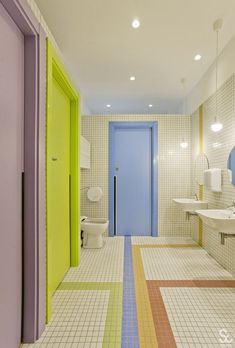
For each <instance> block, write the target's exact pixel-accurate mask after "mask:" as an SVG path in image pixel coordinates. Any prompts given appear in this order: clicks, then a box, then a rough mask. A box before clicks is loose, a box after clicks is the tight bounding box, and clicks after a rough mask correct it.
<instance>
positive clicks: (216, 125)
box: [211, 18, 223, 133]
mask: <svg viewBox="0 0 235 348" xmlns="http://www.w3.org/2000/svg"><path fill="white" fill-rule="evenodd" d="M222 25H223V20H222V19H221V18H220V19H217V21H215V22H214V25H213V29H214V31H215V32H216V61H215V85H216V90H215V118H214V123H212V124H211V130H212V131H213V132H216V133H217V132H220V131H221V130H222V128H223V124H222V123H221V122H220V121H219V120H218V57H219V31H220V29H221V28H222Z"/></svg>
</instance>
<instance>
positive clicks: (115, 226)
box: [113, 175, 117, 236]
mask: <svg viewBox="0 0 235 348" xmlns="http://www.w3.org/2000/svg"><path fill="white" fill-rule="evenodd" d="M113 184H114V205H113V206H114V235H115V236H116V235H117V175H114V177H113Z"/></svg>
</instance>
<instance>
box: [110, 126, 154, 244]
mask: <svg viewBox="0 0 235 348" xmlns="http://www.w3.org/2000/svg"><path fill="white" fill-rule="evenodd" d="M128 128H129V129H146V128H148V129H150V130H151V152H152V159H151V163H152V166H151V174H152V175H151V235H152V237H157V235H158V168H157V165H158V160H157V158H158V140H157V139H158V123H157V122H109V236H111V237H112V236H114V176H115V163H114V161H115V156H114V154H115V149H114V146H115V145H114V135H115V131H116V130H117V129H128Z"/></svg>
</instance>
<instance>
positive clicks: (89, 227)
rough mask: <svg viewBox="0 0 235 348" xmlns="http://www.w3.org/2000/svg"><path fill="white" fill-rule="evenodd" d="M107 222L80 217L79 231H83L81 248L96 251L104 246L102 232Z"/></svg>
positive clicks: (106, 226)
mask: <svg viewBox="0 0 235 348" xmlns="http://www.w3.org/2000/svg"><path fill="white" fill-rule="evenodd" d="M108 225H109V221H108V220H106V219H99V218H88V217H85V216H82V217H81V231H83V248H86V249H98V248H102V247H103V245H104V238H103V235H104V232H105V231H106V230H107V228H108Z"/></svg>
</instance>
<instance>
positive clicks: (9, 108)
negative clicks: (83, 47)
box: [0, 4, 24, 348]
mask: <svg viewBox="0 0 235 348" xmlns="http://www.w3.org/2000/svg"><path fill="white" fill-rule="evenodd" d="M23 126H24V37H23V35H22V33H21V32H20V31H19V29H18V27H17V26H16V25H15V23H14V22H13V21H12V19H11V18H10V17H9V15H8V14H7V12H6V11H5V9H4V8H3V6H2V5H1V4H0V168H1V171H0V347H4V348H18V347H19V345H20V340H21V306H22V303H21V302H22V290H21V288H22V171H23V160H24V159H23Z"/></svg>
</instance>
